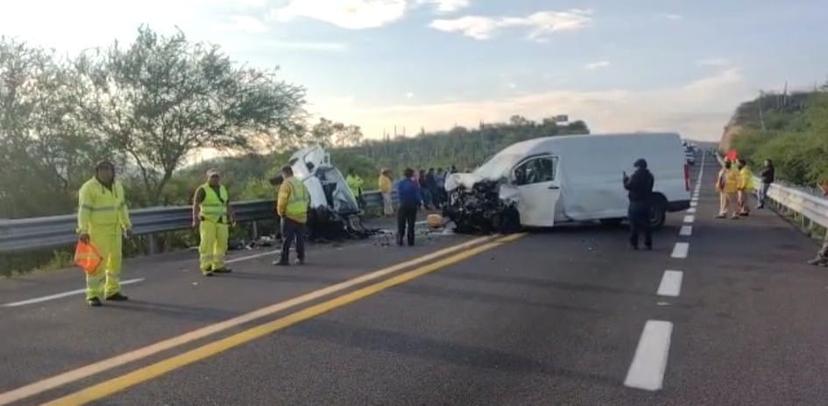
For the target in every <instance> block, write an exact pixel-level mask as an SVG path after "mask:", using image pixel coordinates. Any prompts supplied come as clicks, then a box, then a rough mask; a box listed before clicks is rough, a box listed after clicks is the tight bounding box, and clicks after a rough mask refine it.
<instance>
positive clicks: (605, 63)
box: [584, 61, 610, 70]
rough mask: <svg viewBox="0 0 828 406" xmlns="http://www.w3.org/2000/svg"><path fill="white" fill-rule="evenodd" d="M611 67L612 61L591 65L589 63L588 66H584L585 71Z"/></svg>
mask: <svg viewBox="0 0 828 406" xmlns="http://www.w3.org/2000/svg"><path fill="white" fill-rule="evenodd" d="M609 66H610V61H597V62H591V63H588V64H586V65H584V69H586V70H598V69H604V68H608V67H609Z"/></svg>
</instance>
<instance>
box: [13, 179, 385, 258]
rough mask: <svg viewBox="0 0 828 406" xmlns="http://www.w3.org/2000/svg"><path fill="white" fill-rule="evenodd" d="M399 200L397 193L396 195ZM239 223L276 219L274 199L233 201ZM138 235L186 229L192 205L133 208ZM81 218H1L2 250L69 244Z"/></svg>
mask: <svg viewBox="0 0 828 406" xmlns="http://www.w3.org/2000/svg"><path fill="white" fill-rule="evenodd" d="M362 197H363V199H364V200H365V207H364V209H367V210H376V209H378V208H381V207H382V196H380V193H379V192H376V191H369V192H365V193H363V195H362ZM393 197H394V199H395V200H396V194H395V195H394V196H393ZM231 206H232V207H233V210H234V212H235V214H236V221H237V222H239V223H247V222H253V221H257V220H267V219H273V218H274V217H275V214H274V211H275V208H274V202H273V200H254V201H246V202H237V203H231ZM129 214H130V219H131V220H132V228H133V232H134V234H135V235H151V234H154V233H161V232H167V231H177V230H185V229H188V228H190V227H191V224H192V207H191V206H173V207H151V208H146V209H137V210H130V212H129ZM77 224H78V218H77V215H75V214H67V215H61V216H49V217H34V218H25V219H16V220H0V253H11V252H22V251H32V250H38V249H45V248H60V247H68V246H71V245H72V244H74V243H75V241H77V238H78V237H77V234H76V232H75V229H76V228H77Z"/></svg>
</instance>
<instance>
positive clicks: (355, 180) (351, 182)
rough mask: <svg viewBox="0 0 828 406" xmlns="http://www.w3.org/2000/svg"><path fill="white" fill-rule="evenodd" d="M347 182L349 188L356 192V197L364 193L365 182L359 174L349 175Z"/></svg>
mask: <svg viewBox="0 0 828 406" xmlns="http://www.w3.org/2000/svg"><path fill="white" fill-rule="evenodd" d="M345 183H347V184H348V189H351V193H353V194H354V197H359V195H360V194H362V193H361V192H362V185H363V183H365V182H364V181H363V180H362V178H360V177H359V175H348V177H347V178H346V179H345Z"/></svg>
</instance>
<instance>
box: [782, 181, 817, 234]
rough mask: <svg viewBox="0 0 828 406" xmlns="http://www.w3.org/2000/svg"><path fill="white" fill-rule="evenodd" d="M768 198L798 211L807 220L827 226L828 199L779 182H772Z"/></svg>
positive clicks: (786, 207)
mask: <svg viewBox="0 0 828 406" xmlns="http://www.w3.org/2000/svg"><path fill="white" fill-rule="evenodd" d="M768 198H770V199H771V200H773V201H774V202H775V203H776V204H778V205H779V206H780V208H784V209H785V210H789V211H792V212H795V213H799V214H800V215H802V216H803V217H805V218H806V219H808V220H809V221H811V222H813V223H816V224H819V225H820V226H822V227H825V228H828V200H826V199H823V198H821V197H818V196H814V195H811V194H808V193H805V192H803V191H801V190H796V189H793V188H790V187H787V186H782V185H779V184H776V183H774V184H772V185H771V186H770V189H769V190H768Z"/></svg>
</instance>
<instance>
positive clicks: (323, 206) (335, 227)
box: [288, 146, 371, 240]
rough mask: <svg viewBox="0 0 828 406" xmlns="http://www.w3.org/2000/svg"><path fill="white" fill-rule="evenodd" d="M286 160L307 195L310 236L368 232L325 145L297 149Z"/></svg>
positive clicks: (362, 235) (358, 235)
mask: <svg viewBox="0 0 828 406" xmlns="http://www.w3.org/2000/svg"><path fill="white" fill-rule="evenodd" d="M288 164H289V165H290V166H291V168H292V169H293V174H294V176H296V177H297V178H299V179H300V180H301V181H302V182H303V183H304V184H305V187H306V188H307V189H308V194H309V195H310V211H309V212H308V229H309V233H310V236H309V238H310V239H311V240H330V239H339V238H342V237H350V238H365V237H367V236H369V235H370V234H371V230H367V229H366V228H365V227H364V226H363V224H362V217H361V216H362V211H361V210H360V208H359V205H358V204H357V200H356V197H355V196H354V194H353V193H352V192H351V189H350V188H348V184H347V183H346V182H345V177H344V176H342V172H340V171H339V169H337V168H336V167H335V166H334V165H333V164H332V163H331V156H330V154H329V153H328V152H327V151H325V149H324V148H322V147H321V146H312V147H307V148H303V149H300V150H299V151H296V153H294V154H293V155H292V156H291V158H290V160H289V161H288Z"/></svg>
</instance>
